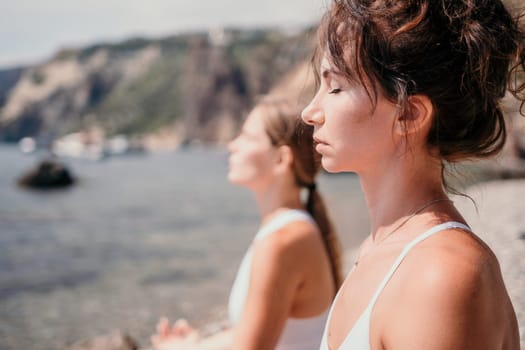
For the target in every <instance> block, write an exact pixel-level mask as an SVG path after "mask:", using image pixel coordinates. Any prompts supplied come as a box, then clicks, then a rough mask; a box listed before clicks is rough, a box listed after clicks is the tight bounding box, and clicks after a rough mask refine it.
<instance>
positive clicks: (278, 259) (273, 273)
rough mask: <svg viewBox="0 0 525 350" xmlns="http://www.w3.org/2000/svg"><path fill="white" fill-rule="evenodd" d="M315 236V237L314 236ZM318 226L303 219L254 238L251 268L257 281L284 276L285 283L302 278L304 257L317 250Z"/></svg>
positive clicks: (291, 282)
mask: <svg viewBox="0 0 525 350" xmlns="http://www.w3.org/2000/svg"><path fill="white" fill-rule="evenodd" d="M316 237H317V238H316ZM318 237H319V234H318V232H317V227H316V226H315V225H313V224H311V223H309V222H306V221H294V222H291V223H289V224H287V225H286V226H284V227H282V228H281V229H279V230H278V231H276V232H273V233H272V234H271V235H269V236H268V237H266V238H264V239H262V240H260V241H257V242H256V243H255V244H254V247H253V264H252V269H253V270H254V273H255V274H256V275H257V276H258V279H259V280H263V279H267V280H268V281H270V280H273V281H274V282H275V281H276V280H281V279H284V280H285V281H286V283H284V282H283V284H286V285H288V286H290V285H292V286H293V285H294V284H296V285H297V284H299V283H300V281H301V280H302V279H303V278H304V272H305V266H306V265H307V261H309V260H311V259H306V258H305V257H309V256H312V254H311V253H312V252H314V250H315V249H318V247H317V245H318V243H316V242H315V240H316V239H318Z"/></svg>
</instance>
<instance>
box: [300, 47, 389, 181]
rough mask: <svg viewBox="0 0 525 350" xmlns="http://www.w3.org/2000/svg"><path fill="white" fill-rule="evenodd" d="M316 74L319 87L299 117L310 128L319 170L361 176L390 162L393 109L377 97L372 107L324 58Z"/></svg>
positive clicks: (360, 90) (356, 86)
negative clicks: (320, 164)
mask: <svg viewBox="0 0 525 350" xmlns="http://www.w3.org/2000/svg"><path fill="white" fill-rule="evenodd" d="M320 72H321V85H320V87H319V90H318V91H317V93H316V95H315V97H314V98H313V100H312V101H311V102H310V104H309V105H308V106H307V107H306V108H305V109H304V110H303V113H302V118H303V120H304V122H306V123H307V124H310V125H313V126H314V135H313V137H314V142H315V143H316V151H317V152H318V153H320V154H321V156H322V165H323V168H324V169H325V170H327V171H329V172H343V171H353V172H357V173H362V172H366V171H370V170H372V171H373V170H375V169H376V168H375V167H376V166H377V164H381V162H384V161H385V160H387V159H388V158H390V159H392V157H394V154H395V148H396V144H395V142H394V140H393V129H392V127H393V122H394V120H395V119H394V118H395V117H396V116H397V113H398V109H397V107H396V106H395V105H394V104H393V103H391V102H389V101H388V100H387V99H386V98H385V97H383V96H381V95H379V96H378V99H377V104H376V106H375V108H374V106H373V105H372V102H371V100H370V97H369V96H368V94H367V92H366V89H365V88H364V87H363V86H362V85H361V84H360V83H358V82H349V81H348V80H347V79H345V78H344V77H343V76H342V75H341V74H339V73H338V71H337V70H336V69H335V68H334V67H332V66H331V64H330V62H329V60H328V59H327V58H326V57H325V58H324V59H323V61H322V62H321V67H320Z"/></svg>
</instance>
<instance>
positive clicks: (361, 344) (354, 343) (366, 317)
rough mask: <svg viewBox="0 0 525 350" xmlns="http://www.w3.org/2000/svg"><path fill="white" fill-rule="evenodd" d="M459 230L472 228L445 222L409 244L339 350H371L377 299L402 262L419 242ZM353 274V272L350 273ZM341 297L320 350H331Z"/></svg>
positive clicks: (328, 323)
mask: <svg viewBox="0 0 525 350" xmlns="http://www.w3.org/2000/svg"><path fill="white" fill-rule="evenodd" d="M454 228H459V229H463V230H466V231H470V228H469V227H468V226H466V225H464V224H462V223H459V222H455V221H449V222H445V223H443V224H440V225H436V226H434V227H432V228H431V229H429V230H427V231H425V232H424V233H423V234H421V235H419V236H418V237H416V238H415V239H414V240H413V241H411V242H410V243H409V244H407V245H406V246H405V248H404V249H403V251H402V252H401V254H400V255H399V256H398V258H397V260H396V261H395V262H394V265H392V267H391V268H390V270H389V271H388V273H387V274H386V276H385V278H384V279H383V281H382V282H381V284H380V285H379V288H377V290H376V292H375V293H374V295H373V297H372V300H371V301H370V303H369V304H368V306H367V307H366V309H365V311H363V313H362V314H361V316H360V317H359V318H358V319H357V322H356V323H355V324H354V326H353V327H352V329H351V330H350V333H348V335H347V336H346V338H345V339H344V340H343V342H342V343H341V345H340V346H339V348H338V350H370V319H371V316H372V310H373V308H374V305H375V303H376V302H377V299H378V298H379V296H380V295H381V292H382V291H383V289H384V288H385V286H386V285H387V283H388V281H390V278H392V276H393V275H394V272H395V271H396V270H397V268H398V267H399V265H401V262H402V261H403V259H404V258H405V256H406V255H407V254H408V252H409V251H410V250H411V249H412V248H413V247H414V246H415V245H416V244H418V243H419V242H421V241H423V240H425V239H427V238H428V237H430V236H432V235H434V234H436V233H438V232H440V231H443V230H448V229H454ZM350 273H352V271H350ZM338 297H339V293H337V295H336V296H335V299H334V301H333V303H332V307H331V308H330V312H329V313H328V321H327V323H326V327H325V330H324V333H323V340H322V341H321V347H320V350H330V348H329V347H328V339H327V334H328V328H329V326H330V319H331V317H332V310H333V308H334V305H336V304H337V299H338Z"/></svg>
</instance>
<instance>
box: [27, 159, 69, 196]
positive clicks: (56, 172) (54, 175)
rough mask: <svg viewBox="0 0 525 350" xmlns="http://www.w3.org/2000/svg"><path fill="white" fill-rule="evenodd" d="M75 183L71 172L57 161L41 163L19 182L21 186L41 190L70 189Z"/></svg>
mask: <svg viewBox="0 0 525 350" xmlns="http://www.w3.org/2000/svg"><path fill="white" fill-rule="evenodd" d="M74 183H75V178H74V176H73V174H72V173H71V171H70V170H69V169H68V168H67V167H66V166H65V165H64V164H62V163H60V162H58V161H55V160H44V161H41V162H40V163H39V164H37V166H36V167H35V168H33V169H31V170H30V171H29V172H28V173H26V174H24V175H23V176H22V177H21V178H20V179H19V180H18V184H19V185H20V186H24V187H30V188H40V189H46V188H60V187H68V186H71V185H73V184H74Z"/></svg>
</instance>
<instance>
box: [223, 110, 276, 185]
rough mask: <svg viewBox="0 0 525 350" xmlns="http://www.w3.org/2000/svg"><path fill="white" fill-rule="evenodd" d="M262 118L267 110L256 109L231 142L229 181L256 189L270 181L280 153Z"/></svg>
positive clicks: (229, 147)
mask: <svg viewBox="0 0 525 350" xmlns="http://www.w3.org/2000/svg"><path fill="white" fill-rule="evenodd" d="M263 118H264V110H263V109H262V108H255V109H254V110H253V111H252V112H251V113H250V114H249V115H248V118H247V119H246V121H245V122H244V125H243V127H242V130H241V133H240V134H239V136H237V137H236V138H235V139H234V140H233V141H231V142H230V143H229V145H228V149H229V151H230V157H229V160H228V165H229V171H228V180H229V181H230V182H231V183H233V184H236V185H240V186H244V187H248V188H250V189H254V190H255V189H257V188H260V187H261V186H265V185H268V184H269V183H271V178H272V176H273V172H272V171H273V169H274V166H275V161H276V156H277V152H276V150H277V148H276V147H274V146H273V145H272V143H271V141H270V137H269V136H268V134H267V133H266V130H265V126H264V119H263Z"/></svg>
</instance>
